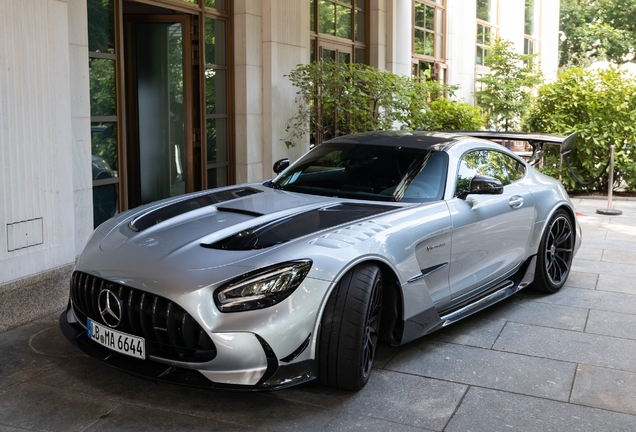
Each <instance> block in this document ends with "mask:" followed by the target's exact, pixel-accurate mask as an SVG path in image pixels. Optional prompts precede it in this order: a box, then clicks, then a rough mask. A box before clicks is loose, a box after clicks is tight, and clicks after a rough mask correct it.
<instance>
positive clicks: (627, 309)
mask: <svg viewBox="0 0 636 432" xmlns="http://www.w3.org/2000/svg"><path fill="white" fill-rule="evenodd" d="M524 300H531V301H536V302H540V303H547V304H553V305H562V306H570V307H576V308H583V309H593V310H594V309H596V310H605V311H608V312H618V313H625V314H636V295H629V294H622V293H615V292H609V291H600V290H586V289H580V288H569V287H567V288H562V289H561V290H560V291H559V292H558V293H556V294H539V293H528V294H526V296H525V297H524Z"/></svg>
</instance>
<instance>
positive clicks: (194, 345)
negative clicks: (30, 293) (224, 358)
mask: <svg viewBox="0 0 636 432" xmlns="http://www.w3.org/2000/svg"><path fill="white" fill-rule="evenodd" d="M105 289H108V290H110V291H111V292H113V293H115V294H117V296H118V297H119V299H120V301H121V304H122V317H121V318H122V319H121V322H120V324H119V325H118V326H117V327H116V329H117V330H119V331H122V332H124V333H128V334H132V335H135V336H140V337H143V338H144V339H145V340H146V342H147V351H148V354H149V355H153V356H155V357H161V358H164V359H167V360H178V361H183V362H207V361H210V360H212V359H214V357H215V356H216V347H215V346H214V342H212V339H210V336H208V334H207V333H206V332H205V331H203V328H201V326H200V325H199V323H197V322H196V321H195V320H194V319H193V318H192V316H191V315H190V314H189V313H187V312H186V311H185V310H184V309H183V308H182V307H181V306H179V305H177V304H176V303H174V302H172V301H170V300H168V299H166V298H164V297H161V296H157V295H154V294H150V293H148V292H145V291H141V290H138V289H135V288H130V287H127V286H125V285H121V284H118V283H115V282H110V281H107V280H104V279H101V278H98V277H96V276H92V275H89V274H87V273H82V272H77V271H76V272H74V273H73V276H72V278H71V300H72V301H73V309H74V311H75V314H76V315H77V318H78V319H79V320H80V321H81V322H83V323H84V325H86V318H87V317H89V318H90V319H92V320H93V321H97V322H99V323H102V324H104V325H107V324H106V322H104V320H103V319H102V317H101V315H100V313H99V305H98V297H99V293H100V292H102V291H103V290H105Z"/></svg>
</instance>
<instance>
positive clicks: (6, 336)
mask: <svg viewBox="0 0 636 432" xmlns="http://www.w3.org/2000/svg"><path fill="white" fill-rule="evenodd" d="M2 349H4V350H11V351H16V352H27V353H33V352H37V353H41V354H44V355H48V356H53V357H72V356H77V355H81V353H80V351H79V350H77V349H76V348H74V347H73V345H71V343H70V342H69V341H68V340H66V338H65V337H64V335H63V334H62V331H61V330H60V328H59V326H58V325H57V323H56V324H52V323H50V322H30V323H28V324H24V325H21V326H19V327H16V328H14V329H11V330H9V331H7V332H4V333H1V334H0V350H2Z"/></svg>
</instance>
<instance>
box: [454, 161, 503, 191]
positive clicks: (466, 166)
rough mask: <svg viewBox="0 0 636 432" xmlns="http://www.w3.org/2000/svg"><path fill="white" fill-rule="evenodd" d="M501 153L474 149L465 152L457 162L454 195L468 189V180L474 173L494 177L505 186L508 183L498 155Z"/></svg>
mask: <svg viewBox="0 0 636 432" xmlns="http://www.w3.org/2000/svg"><path fill="white" fill-rule="evenodd" d="M500 154H501V153H499V152H497V151H493V150H476V151H473V152H470V153H466V154H465V155H464V156H463V157H462V160H461V162H460V164H459V170H458V171H457V183H456V185H455V196H459V195H461V194H462V193H464V192H468V191H470V181H471V180H472V178H473V177H475V176H476V175H483V176H488V177H494V178H496V179H498V180H499V181H501V183H502V184H503V185H504V186H505V185H507V184H510V180H509V179H508V174H507V169H506V167H505V166H504V163H503V162H502V159H501V158H500V157H499V155H500Z"/></svg>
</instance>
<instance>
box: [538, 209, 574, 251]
mask: <svg viewBox="0 0 636 432" xmlns="http://www.w3.org/2000/svg"><path fill="white" fill-rule="evenodd" d="M559 210H564V211H565V212H566V213H567V214H568V217H569V219H570V223H571V224H572V228H573V229H574V231H575V232H576V226H577V225H576V214H575V212H574V209H573V208H572V207H571V206H569V205H568V204H567V203H566V202H562V203H560V204H559V205H556V206H554V208H553V209H552V210H551V211H550V213H548V214H547V215H546V218H545V220H544V221H543V224H542V226H541V232H540V233H539V236H538V237H537V242H536V250H535V254H537V253H539V245H540V243H541V239H542V238H543V235H544V234H545V230H546V229H548V225H549V224H550V221H551V220H552V216H554V215H555V213H556V212H558V211H559ZM576 240H577V238H576V236H575V239H574V241H575V248H577V247H578V246H579V245H578V244H576Z"/></svg>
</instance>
